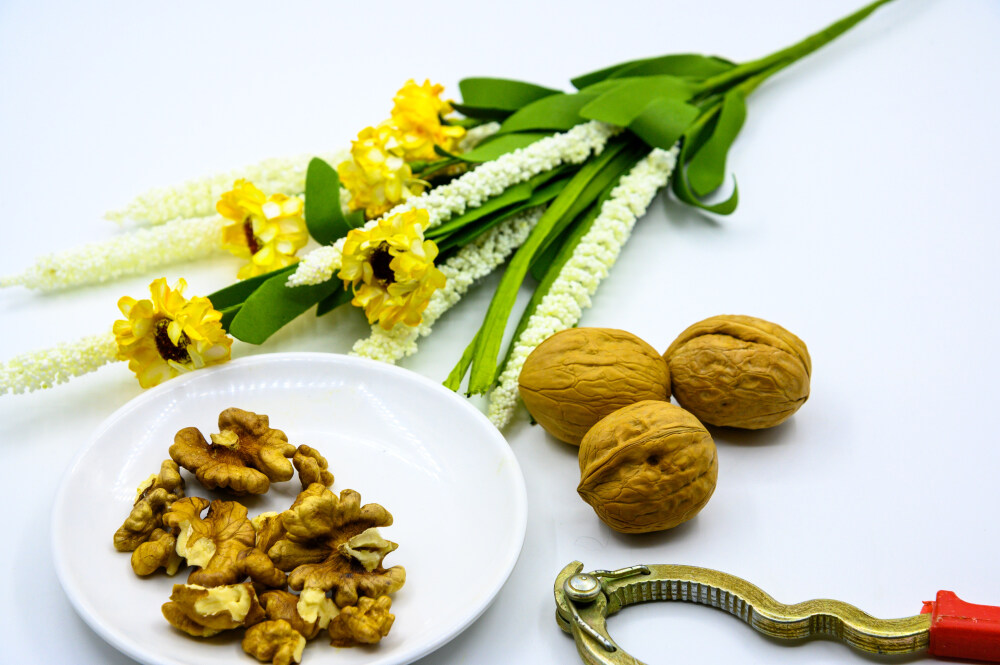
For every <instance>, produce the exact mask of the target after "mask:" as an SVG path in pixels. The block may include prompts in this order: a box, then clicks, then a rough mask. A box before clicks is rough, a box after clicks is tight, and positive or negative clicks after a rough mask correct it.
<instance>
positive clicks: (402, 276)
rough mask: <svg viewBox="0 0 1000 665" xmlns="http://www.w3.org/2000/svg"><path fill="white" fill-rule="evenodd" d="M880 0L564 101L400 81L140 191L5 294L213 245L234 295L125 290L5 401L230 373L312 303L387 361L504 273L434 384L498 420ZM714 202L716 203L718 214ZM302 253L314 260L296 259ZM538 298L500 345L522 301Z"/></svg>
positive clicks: (486, 84) (485, 85)
mask: <svg viewBox="0 0 1000 665" xmlns="http://www.w3.org/2000/svg"><path fill="white" fill-rule="evenodd" d="M888 1H889V0H878V1H877V2H873V3H871V4H869V5H867V6H866V7H864V8H862V9H860V10H858V11H857V12H855V13H854V14H851V15H850V16H848V17H846V18H844V19H842V20H840V21H838V22H836V23H834V24H832V25H831V26H829V27H827V28H826V29H824V30H822V31H820V32H818V33H816V34H814V35H812V36H810V37H808V38H806V39H804V40H802V41H800V42H798V43H796V44H794V45H792V46H790V47H788V48H785V49H782V50H779V51H777V52H775V53H773V54H771V55H768V56H766V57H763V58H760V59H757V60H753V61H749V62H745V63H735V62H732V61H730V60H727V59H725V58H720V57H716V56H705V55H697V54H674V55H665V56H660V57H654V58H646V59H642V60H635V61H629V62H624V63H619V64H617V65H613V66H611V67H607V68H605V69H601V70H599V71H595V72H591V73H588V74H584V75H581V76H578V77H576V78H574V79H572V84H573V86H574V88H575V90H574V91H573V92H564V91H560V90H555V89H552V88H547V87H543V86H539V85H534V84H531V83H525V82H521V81H514V80H507V79H496V78H468V79H464V80H463V81H461V82H460V84H459V88H460V92H461V101H459V102H449V101H446V100H445V99H443V98H442V93H443V88H442V86H440V85H435V84H432V83H431V82H429V81H425V82H424V83H422V84H419V83H416V82H414V81H409V82H407V83H406V84H405V85H404V86H403V87H402V88H401V89H400V90H399V91H398V93H397V94H396V96H395V97H394V99H393V107H392V110H391V112H390V117H389V118H388V119H387V120H385V121H383V122H381V123H378V124H377V125H374V126H372V127H367V128H365V129H363V130H362V131H361V132H360V133H359V134H358V137H357V139H356V140H354V141H353V142H352V144H351V148H350V150H349V151H347V152H344V153H339V154H338V153H332V154H325V155H320V156H316V157H300V158H293V159H274V160H268V161H265V162H262V163H260V164H257V165H255V166H251V167H247V168H244V169H240V170H237V171H234V172H231V173H225V174H220V175H217V176H213V177H209V178H203V179H199V180H194V181H190V182H187V183H184V184H182V185H180V186H175V187H166V188H160V189H156V190H154V191H151V192H148V193H146V194H144V195H142V196H140V197H138V198H137V199H135V200H134V201H133V202H131V203H130V204H129V205H127V206H126V207H124V208H122V209H121V210H118V211H114V212H112V213H109V214H108V217H109V218H110V219H113V220H117V221H122V222H124V221H126V220H128V221H130V222H131V223H132V224H133V228H131V229H129V230H128V232H125V233H122V234H121V235H119V236H117V237H115V238H114V239H112V240H110V241H106V242H101V243H93V244H90V245H86V246H84V247H82V248H79V249H76V250H69V251H65V252H61V253H58V254H53V255H49V256H46V257H42V258H40V259H39V260H37V261H36V262H35V264H34V265H33V266H32V267H30V268H29V269H28V270H27V271H25V272H24V273H22V274H20V275H15V276H12V277H8V278H4V279H3V280H0V285H3V286H17V285H20V286H25V287H29V288H36V289H43V290H51V289H62V288H68V287H72V286H76V285H80V284H85V283H92V282H100V281H106V280H110V279H114V278H117V277H120V276H124V275H128V274H135V273H139V272H144V271H150V270H153V269H155V268H156V267H159V266H162V265H167V264H170V263H176V262H179V261H185V260H192V259H196V258H201V257H204V256H207V255H210V254H213V253H216V252H219V251H228V252H231V253H233V254H235V255H237V256H239V257H241V258H243V259H244V260H245V263H244V265H243V266H242V267H241V268H240V269H239V272H238V273H237V275H236V279H237V280H238V281H236V282H235V283H233V284H232V285H230V286H228V287H226V288H223V289H221V290H219V291H216V292H214V293H211V294H208V295H207V296H195V297H190V298H189V297H187V296H186V295H185V293H184V291H185V288H186V284H185V283H184V281H183V280H180V281H179V282H178V283H177V284H176V285H174V286H173V287H171V286H170V285H168V284H167V282H166V280H165V279H162V278H161V279H156V280H155V281H153V282H152V284H151V285H150V295H149V297H148V298H143V299H136V298H133V297H130V296H125V297H122V298H121V299H120V300H119V302H118V306H119V309H120V310H121V313H122V315H123V317H124V318H123V319H121V320H119V321H117V322H115V323H114V325H113V328H112V330H110V331H106V332H103V333H98V334H94V335H91V336H88V337H85V338H83V339H81V340H79V341H77V342H72V343H68V344H63V345H60V346H58V347H56V348H54V349H49V350H44V351H39V352H34V353H28V354H24V355H21V356H17V357H14V358H12V359H10V360H8V361H6V362H5V363H3V364H2V365H0V393H21V392H26V391H31V390H36V389H40V388H47V387H51V386H53V385H55V384H58V383H60V382H63V381H66V380H68V379H69V378H71V377H72V376H76V375H79V374H83V373H85V372H89V371H93V370H95V369H97V368H98V367H100V366H102V365H104V364H106V363H108V362H112V361H116V360H123V361H128V363H129V367H130V369H132V370H133V371H134V372H135V373H136V376H137V378H138V380H139V382H140V384H141V385H142V386H143V387H149V386H153V385H156V384H158V383H160V382H162V381H164V380H167V379H169V378H171V377H173V376H176V375H178V374H180V373H183V372H188V371H191V370H194V369H198V368H201V367H205V366H209V365H213V364H217V363H221V362H225V361H226V360H228V359H229V357H230V354H231V348H232V344H233V341H234V339H235V340H240V341H242V342H245V343H250V344H261V343H264V342H265V341H266V340H267V339H268V338H269V337H270V336H271V335H272V334H274V332H276V331H277V330H279V329H280V328H281V327H282V326H284V325H286V324H287V323H289V322H290V321H292V320H293V319H294V318H296V317H298V316H300V315H302V314H304V313H305V312H307V311H309V310H311V309H313V308H315V311H316V314H317V315H319V316H322V315H324V314H326V313H328V312H330V311H332V310H334V309H336V308H339V307H346V306H353V307H356V308H359V309H361V310H363V312H364V315H365V316H366V318H367V320H368V322H369V324H371V332H370V335H369V336H368V337H366V338H363V339H360V340H358V341H357V343H356V344H355V345H354V347H353V351H352V353H354V354H356V355H360V356H364V357H368V358H373V359H377V360H381V361H385V362H390V363H391V362H396V361H397V360H399V359H401V358H403V357H406V356H408V355H410V354H412V353H414V352H415V351H416V350H417V342H418V340H419V339H420V337H422V336H425V335H427V334H429V333H430V332H431V329H432V327H433V325H434V323H435V322H436V321H437V320H438V319H439V318H440V317H441V316H442V315H443V314H444V313H445V312H446V311H447V310H448V309H450V308H451V307H452V306H453V305H455V304H456V303H457V302H458V301H459V300H460V299H461V298H462V296H463V295H464V294H465V293H466V292H467V291H468V290H469V289H470V288H471V287H472V286H473V285H474V284H475V283H476V282H477V281H478V280H480V279H481V278H483V277H484V276H486V275H487V274H489V273H491V272H492V271H494V270H496V269H498V268H499V267H501V266H504V265H506V270H505V271H504V274H503V276H502V278H501V279H500V281H499V284H498V286H497V287H496V291H495V293H494V294H493V297H492V301H491V302H490V305H489V307H488V310H487V312H486V313H485V316H484V318H483V322H482V325H481V326H480V327H479V329H478V330H477V331H476V332H475V333H474V334H471V335H470V338H469V339H468V340H466V341H467V344H468V345H467V347H466V349H465V352H464V353H463V354H462V355H461V356H460V357H459V358H456V365H455V368H454V370H453V371H452V372H451V374H450V375H449V376H448V378H447V380H446V382H445V383H446V385H447V386H448V387H450V388H452V389H454V390H459V389H460V388H461V387H462V386H463V385H466V384H465V381H466V377H468V383H467V387H466V390H467V391H468V392H469V393H476V394H483V393H488V394H489V416H490V418H491V420H492V421H493V422H494V423H495V424H496V425H497V426H498V427H503V426H504V425H505V424H506V423H507V422H508V421H509V419H510V417H511V415H512V413H513V410H514V408H515V406H516V400H517V378H518V375H519V373H520V370H521V367H522V366H523V364H524V361H525V359H526V357H527V356H528V354H529V353H530V352H531V351H532V350H533V349H534V348H535V347H536V346H538V344H540V343H541V342H542V341H543V340H544V339H546V338H547V337H549V336H550V335H552V334H553V333H555V332H558V331H560V330H564V329H566V328H570V327H572V326H574V325H576V323H577V322H578V321H579V319H580V317H581V315H582V312H583V310H584V309H586V308H587V307H588V306H589V305H590V302H591V300H590V299H591V297H592V296H593V295H594V293H595V292H596V290H597V288H598V286H599V284H600V282H601V280H602V279H603V278H604V277H605V276H606V275H607V274H608V272H609V270H610V269H611V266H612V265H613V264H614V262H615V260H616V258H617V257H618V254H619V252H620V251H621V248H622V246H623V245H624V243H625V242H626V241H627V239H628V237H629V235H630V233H631V231H632V228H633V226H634V224H635V222H636V221H637V219H638V218H640V217H641V216H642V215H643V214H644V213H645V211H646V209H647V208H648V206H649V205H650V203H651V202H652V201H653V199H654V197H655V196H656V194H657V192H658V191H659V190H660V189H661V188H663V187H664V186H665V185H666V184H668V183H671V185H672V192H673V194H674V196H676V197H677V198H678V199H679V200H680V201H681V202H683V203H685V204H688V205H690V206H694V207H696V208H699V209H702V210H705V211H707V212H710V213H715V214H729V213H731V212H732V211H733V210H735V208H736V206H737V202H738V191H737V189H736V188H735V186H734V187H733V190H732V193H731V194H729V195H728V197H725V198H721V197H719V196H717V191H718V190H719V189H720V188H721V187H722V186H723V184H724V181H725V175H726V155H727V153H728V150H729V148H730V147H731V145H732V144H733V142H734V140H735V138H736V136H737V135H738V134H739V132H740V129H741V127H742V125H743V122H744V119H745V116H746V111H747V106H746V100H747V98H748V96H749V95H750V94H751V93H752V92H753V91H754V90H755V89H756V88H757V87H759V86H760V85H761V84H762V83H763V82H764V81H766V80H767V79H768V78H770V77H771V76H773V75H774V74H775V73H777V72H779V71H781V70H782V69H784V68H785V67H787V66H789V65H790V64H792V63H794V62H796V61H797V60H799V59H800V58H802V57H804V56H806V55H808V54H809V53H811V52H813V51H815V50H816V49H818V48H820V47H822V46H823V45H824V44H826V43H828V42H830V41H831V40H833V39H835V38H836V37H838V36H839V35H841V34H843V33H844V32H846V31H847V30H849V29H850V28H852V27H853V26H854V25H856V24H857V23H859V22H860V21H862V20H863V19H865V18H866V17H867V16H869V15H870V14H871V13H872V12H874V11H875V10H876V9H878V8H879V7H880V6H881V5H883V4H886V3H887V2H888ZM720 198H721V200H720ZM310 246H312V248H311V249H309V248H310ZM529 276H530V277H531V278H533V283H534V284H535V286H534V293H533V295H532V297H531V299H530V301H529V303H528V305H527V308H526V309H525V311H524V313H523V314H522V316H521V318H520V320H519V321H517V322H516V323H513V327H514V332H513V341H512V342H511V344H510V345H509V347H508V348H507V349H506V350H503V349H502V340H503V339H504V335H505V332H506V331H507V330H508V329H509V328H510V327H511V325H512V322H511V321H510V318H511V312H512V310H513V306H514V301H515V298H516V295H517V293H518V291H519V290H520V289H521V287H522V286H523V285H524V284H525V283H528V282H529Z"/></svg>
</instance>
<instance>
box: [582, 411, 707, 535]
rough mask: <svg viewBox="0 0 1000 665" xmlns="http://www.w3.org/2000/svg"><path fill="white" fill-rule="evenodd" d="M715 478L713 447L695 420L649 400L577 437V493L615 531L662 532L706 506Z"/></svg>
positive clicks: (613, 416)
mask: <svg viewBox="0 0 1000 665" xmlns="http://www.w3.org/2000/svg"><path fill="white" fill-rule="evenodd" d="M718 473H719V462H718V457H717V455H716V452H715V442H714V441H712V437H711V435H710V434H709V433H708V430H706V429H705V428H704V427H703V426H702V424H701V423H700V422H698V419H697V418H695V417H694V416H693V415H691V414H690V413H688V412H687V411H685V410H684V409H682V408H680V407H678V406H674V405H673V404H671V403H669V402H661V401H654V400H647V401H644V402H638V403H636V404H632V405H630V406H626V407H625V408H622V409H619V410H617V411H615V412H614V413H612V414H611V415H609V416H607V417H606V418H604V419H603V420H601V421H600V422H599V423H597V424H596V425H594V426H593V427H592V428H591V429H590V431H589V432H587V435H586V436H585V437H583V442H582V443H581V444H580V485H579V487H577V492H579V494H580V496H581V497H583V500H584V501H586V502H587V503H589V504H590V505H591V507H592V508H593V509H594V512H596V513H597V516H598V517H600V518H601V520H602V521H603V522H604V523H605V524H607V525H608V526H610V527H611V528H612V529H614V530H615V531H621V532H622V533H646V532H649V531H662V530H663V529H670V528H673V527H675V526H677V525H678V524H681V523H682V522H686V521H687V520H689V519H691V518H692V517H694V516H695V515H696V514H697V513H698V511H700V510H701V509H702V508H703V507H704V506H705V504H706V503H708V500H709V499H710V498H711V497H712V492H714V491H715V481H716V479H717V477H718Z"/></svg>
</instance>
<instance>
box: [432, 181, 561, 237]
mask: <svg viewBox="0 0 1000 665" xmlns="http://www.w3.org/2000/svg"><path fill="white" fill-rule="evenodd" d="M567 168H568V167H565V166H561V167H558V168H555V169H552V170H550V171H546V172H544V173H539V174H538V175H536V176H535V177H533V178H531V179H529V180H527V181H525V182H522V183H518V184H516V185H512V186H511V187H508V188H507V189H505V190H504V191H503V192H502V193H501V194H498V195H497V196H494V197H493V198H491V199H488V200H487V201H486V202H485V203H483V204H482V205H481V206H479V207H478V208H473V209H472V210H470V211H469V212H467V213H465V214H462V215H460V216H458V217H455V218H453V219H450V220H448V221H447V222H445V223H444V224H441V225H440V226H436V227H434V228H433V229H428V230H427V231H426V233H425V234H424V235H425V237H427V238H430V239H432V240H435V241H436V240H437V239H438V238H443V237H445V236H448V235H450V234H452V233H454V232H455V231H458V230H459V229H461V228H463V227H465V226H468V225H469V224H471V223H472V222H475V221H476V220H478V219H481V218H482V217H485V216H487V215H489V214H492V213H494V212H496V211H498V210H501V209H503V208H505V207H507V206H510V205H514V204H517V203H520V202H521V201H527V200H528V199H530V198H531V194H532V192H534V190H535V188H537V187H540V186H541V185H544V184H545V183H546V182H548V181H549V180H552V179H553V178H555V177H557V176H559V175H562V174H563V173H565V172H566V170H567Z"/></svg>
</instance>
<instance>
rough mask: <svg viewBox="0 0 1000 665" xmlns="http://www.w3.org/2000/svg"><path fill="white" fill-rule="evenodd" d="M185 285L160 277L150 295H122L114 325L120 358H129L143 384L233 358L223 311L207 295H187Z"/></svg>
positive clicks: (129, 364) (140, 382)
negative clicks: (142, 297)
mask: <svg viewBox="0 0 1000 665" xmlns="http://www.w3.org/2000/svg"><path fill="white" fill-rule="evenodd" d="M186 287H187V283H186V282H185V281H184V280H183V279H180V280H177V284H176V285H174V288H173V290H171V289H170V287H169V286H167V280H166V279H164V278H163V277H161V278H159V279H157V280H154V281H153V283H152V284H150V285H149V292H150V294H151V295H152V299H151V300H136V299H135V298H130V297H128V296H125V297H123V298H122V299H121V300H119V301H118V309H120V310H121V312H122V314H124V315H125V317H126V320H124V321H122V320H119V321H115V325H114V328H113V330H114V334H115V341H116V342H117V343H118V359H119V360H127V361H128V368H129V369H130V370H132V371H133V372H135V375H136V377H137V378H138V379H139V385H140V386H142V387H143V388H150V387H152V386H155V385H157V384H159V383H162V382H163V381H166V380H167V379H170V378H173V377H175V376H177V375H178V374H180V373H182V372H190V371H191V370H195V369H200V368H202V367H205V366H206V365H215V364H218V363H222V362H225V361H227V360H229V351H230V347H231V346H232V344H233V340H232V338H230V337H229V336H228V335H226V331H225V330H223V329H222V324H221V323H220V322H219V321H220V319H221V318H222V314H221V313H220V312H218V311H216V310H215V309H213V308H212V303H211V301H210V300H209V299H208V298H204V297H194V298H191V299H190V300H188V299H186V298H185V297H184V289H185V288H186Z"/></svg>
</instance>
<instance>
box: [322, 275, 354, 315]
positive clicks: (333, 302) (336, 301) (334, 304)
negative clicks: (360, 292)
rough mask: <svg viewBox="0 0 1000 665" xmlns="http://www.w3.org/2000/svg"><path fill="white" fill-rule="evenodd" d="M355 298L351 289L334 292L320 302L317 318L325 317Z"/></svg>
mask: <svg viewBox="0 0 1000 665" xmlns="http://www.w3.org/2000/svg"><path fill="white" fill-rule="evenodd" d="M334 279H336V277H334ZM353 297H354V293H353V292H352V291H351V290H350V289H341V290H340V291H334V292H333V293H331V294H330V295H328V296H327V297H325V298H323V299H322V300H320V301H319V303H318V304H317V305H316V316H323V315H324V314H326V313H328V312H332V311H333V310H335V309H337V308H338V307H340V306H341V305H343V304H345V303H349V302H351V299H352V298H353Z"/></svg>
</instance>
